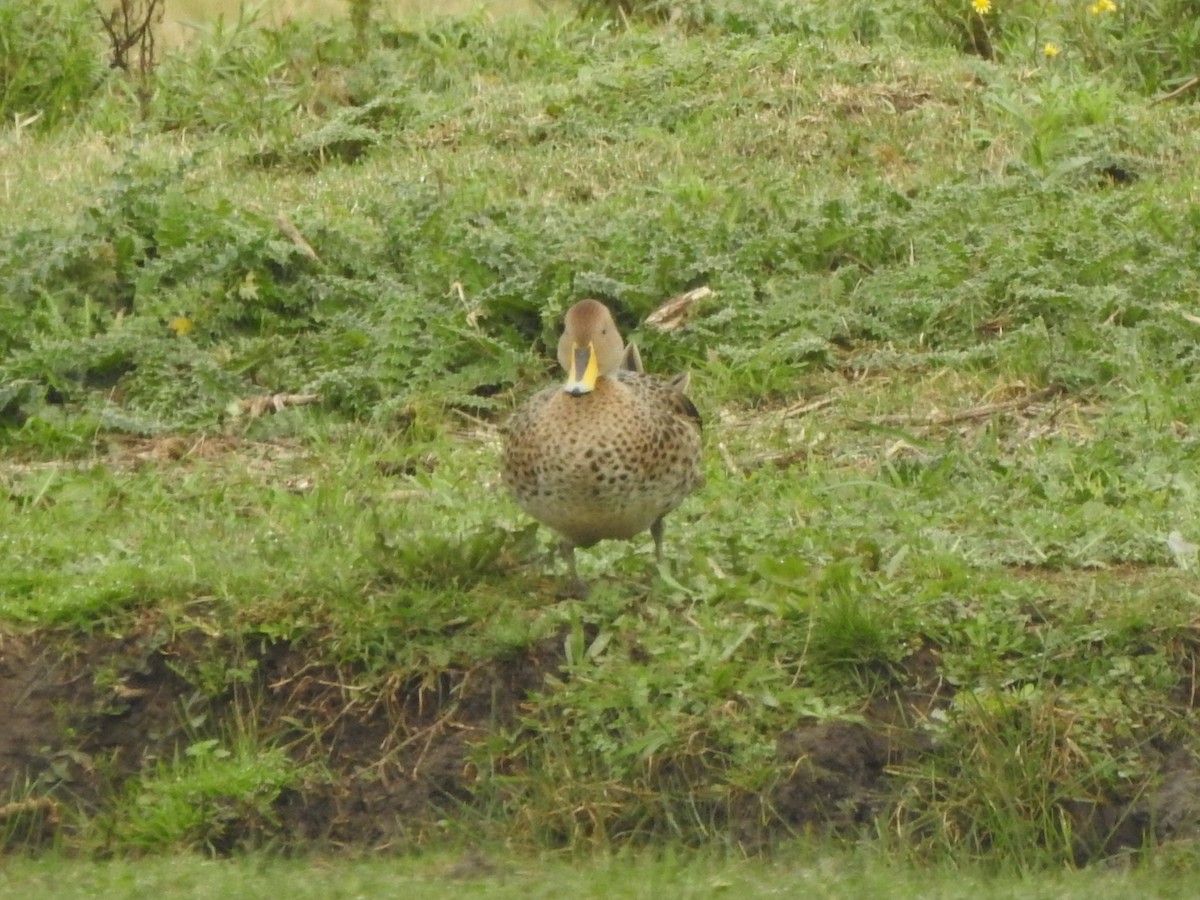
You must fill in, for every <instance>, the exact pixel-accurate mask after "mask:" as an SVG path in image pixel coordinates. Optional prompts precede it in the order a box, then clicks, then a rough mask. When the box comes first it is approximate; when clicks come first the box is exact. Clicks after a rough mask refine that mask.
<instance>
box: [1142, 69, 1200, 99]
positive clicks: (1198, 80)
mask: <svg viewBox="0 0 1200 900" xmlns="http://www.w3.org/2000/svg"><path fill="white" fill-rule="evenodd" d="M1195 87H1200V75H1197V76H1196V77H1195V78H1189V79H1188V80H1187V81H1185V82H1184V83H1183V84H1181V85H1180V86H1179V87H1177V88H1175V90H1173V91H1170V92H1168V93H1166V94H1163V95H1162V96H1161V97H1155V98H1154V99H1153V100H1151V101H1150V104H1151V105H1154V104H1155V103H1166V102H1167V101H1168V100H1174V99H1175V98H1176V97H1179V96H1181V95H1182V94H1186V93H1187V92H1188V91H1190V90H1191V89H1192V88H1195Z"/></svg>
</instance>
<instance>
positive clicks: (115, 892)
mask: <svg viewBox="0 0 1200 900" xmlns="http://www.w3.org/2000/svg"><path fill="white" fill-rule="evenodd" d="M505 858H506V860H507V861H506V862H503V863H499V864H498V863H496V862H494V861H492V860H491V859H490V858H489V857H488V856H486V855H482V856H481V855H478V854H477V853H475V852H472V853H468V854H465V855H462V856H452V855H449V854H431V855H425V856H423V857H421V858H419V859H398V860H386V861H385V860H357V861H352V862H346V861H345V860H338V861H336V862H331V861H329V860H325V859H320V858H318V859H313V860H310V861H308V862H306V863H297V862H282V861H279V860H272V859H264V858H260V857H249V858H243V859H238V860H197V859H188V858H178V857H176V858H166V859H155V858H147V859H141V860H137V861H136V862H124V861H121V862H108V863H101V864H94V863H93V864H88V865H86V866H83V865H80V864H78V863H75V862H71V861H65V860H61V859H53V860H50V859H47V860H43V861H36V862H30V861H26V860H13V861H11V862H9V863H8V864H6V866H5V871H4V874H3V875H0V885H3V886H5V887H6V888H8V889H9V890H11V891H12V892H13V893H14V894H16V893H19V894H20V896H23V897H44V896H47V897H48V896H55V897H64V898H74V897H99V898H110V897H112V898H116V897H129V896H134V895H135V894H136V895H142V894H144V893H145V892H148V891H153V892H155V893H157V894H160V895H161V896H164V897H197V898H199V897H234V898H237V897H257V896H262V892H263V891H268V890H275V889H283V890H286V891H287V892H288V895H289V896H294V897H299V898H304V897H334V898H338V897H358V896H363V895H370V894H376V893H379V892H381V891H389V890H396V889H397V888H402V889H403V890H404V893H405V896H410V897H460V896H461V897H496V898H504V897H535V898H536V897H556V896H562V894H564V893H569V894H570V895H571V896H576V897H628V898H637V897H655V896H661V894H662V893H663V892H664V891H666V892H668V893H670V894H671V895H672V896H676V897H711V896H713V895H714V894H724V893H731V892H737V894H738V895H739V896H745V897H777V896H780V895H793V894H795V893H796V892H805V893H807V894H809V895H812V896H819V897H841V896H845V895H846V894H848V893H850V892H857V891H886V892H887V894H888V896H894V897H945V898H956V897H969V896H972V897H996V898H1000V897H1012V896H1021V897H1030V898H1039V897H1045V898H1060V897H1066V898H1072V897H1096V898H1109V897H1112V898H1119V897H1126V896H1129V894H1128V892H1129V891H1130V890H1137V891H1138V893H1139V895H1140V896H1147V897H1163V898H1166V897H1183V896H1186V895H1187V893H1186V888H1185V887H1184V886H1182V885H1181V884H1180V881H1179V873H1178V872H1177V871H1173V870H1172V868H1171V866H1170V865H1169V864H1168V865H1164V866H1163V867H1162V868H1159V869H1157V870H1156V871H1155V872H1154V873H1152V874H1149V875H1141V876H1137V877H1134V876H1131V875H1130V874H1129V873H1126V872H1119V871H1118V872H1112V871H1102V870H1091V871H1087V872H1069V873H1066V872H1057V873H1050V874H1045V873H1042V874H1039V875H1038V876H1037V877H1036V878H1031V877H1028V876H1021V875H1008V876H1004V877H997V876H995V875H994V874H988V873H985V872H981V871H975V870H972V869H969V868H968V869H949V868H947V869H936V870H933V871H929V870H914V869H907V868H904V867H897V866H895V865H892V864H889V863H887V862H886V861H882V860H880V859H878V858H871V857H869V856H867V857H834V858H820V857H808V856H801V858H799V859H793V860H789V861H783V860H779V861H775V862H770V863H764V862H761V861H754V862H749V861H745V860H714V859H711V858H700V859H697V858H693V857H691V856H688V855H686V854H682V855H668V856H667V857H666V858H654V857H644V856H617V857H613V858H600V859H596V860H592V861H589V862H586V863H584V864H582V865H580V864H579V863H576V862H570V861H564V860H561V859H557V858H553V857H522V856H515V857H514V856H511V855H506V857H505ZM477 860H481V861H482V862H476V861H477Z"/></svg>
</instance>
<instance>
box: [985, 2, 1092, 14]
mask: <svg viewBox="0 0 1200 900" xmlns="http://www.w3.org/2000/svg"><path fill="white" fill-rule="evenodd" d="M1105 2H1108V3H1112V0H1105ZM971 6H972V7H973V8H974V10H975V12H977V13H979V15H981V16H986V15H987V14H988V13H990V12H991V11H992V0H971Z"/></svg>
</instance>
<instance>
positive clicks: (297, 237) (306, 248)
mask: <svg viewBox="0 0 1200 900" xmlns="http://www.w3.org/2000/svg"><path fill="white" fill-rule="evenodd" d="M275 225H276V227H277V228H278V229H279V230H280V231H282V232H283V234H284V237H286V238H287V239H288V240H289V241H291V242H292V243H293V244H295V245H296V246H297V247H298V248H299V249H300V252H301V253H303V254H304V255H305V256H307V257H308V258H309V259H311V260H312V261H313V262H320V261H321V257H319V256H317V251H316V250H314V249H313V248H312V244H310V243H309V242H308V241H306V240H305V239H304V235H302V234H301V233H300V229H299V228H297V227H296V225H295V223H294V222H292V220H291V219H289V218H288V217H287V216H285V215H284V214H283V213H280V214H279V215H277V216H276V217H275Z"/></svg>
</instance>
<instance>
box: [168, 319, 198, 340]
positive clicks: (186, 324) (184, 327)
mask: <svg viewBox="0 0 1200 900" xmlns="http://www.w3.org/2000/svg"><path fill="white" fill-rule="evenodd" d="M167 327H168V328H170V329H171V330H172V331H173V332H175V334H176V336H178V337H187V336H188V335H189V334H191V333H192V332H193V331H195V330H196V323H195V322H193V321H192V320H191V319H189V318H188V317H187V316H174V317H172V318H171V320H170V321H169V322H167Z"/></svg>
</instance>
